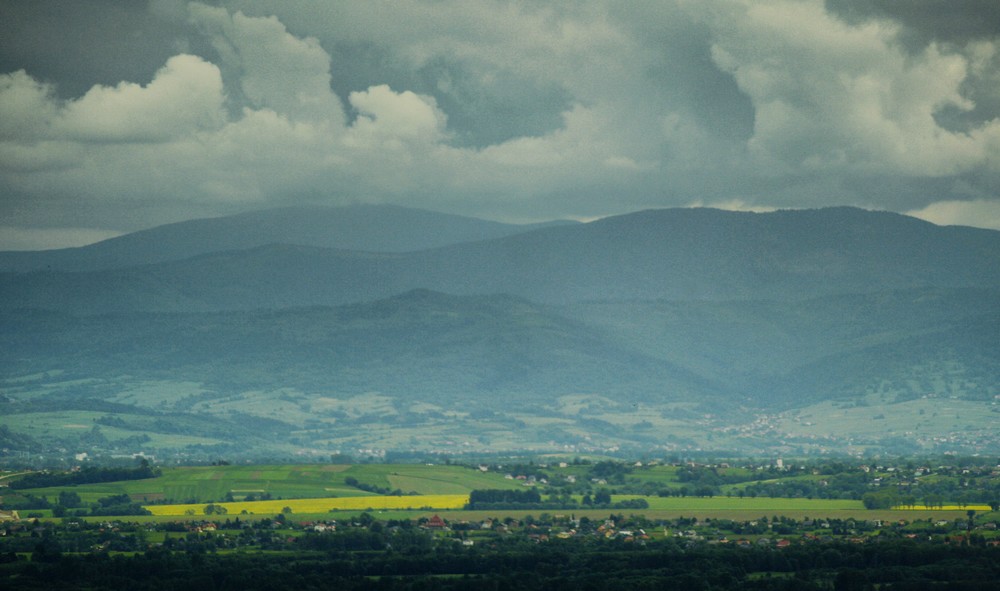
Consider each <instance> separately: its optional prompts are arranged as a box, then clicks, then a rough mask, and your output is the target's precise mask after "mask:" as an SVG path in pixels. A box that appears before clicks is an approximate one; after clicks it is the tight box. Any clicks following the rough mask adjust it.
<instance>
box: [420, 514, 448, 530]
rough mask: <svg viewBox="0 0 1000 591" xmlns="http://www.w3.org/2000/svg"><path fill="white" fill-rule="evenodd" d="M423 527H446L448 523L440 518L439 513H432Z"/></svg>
mask: <svg viewBox="0 0 1000 591" xmlns="http://www.w3.org/2000/svg"><path fill="white" fill-rule="evenodd" d="M424 527H426V528H427V529H446V528H447V527H448V524H446V523H445V522H444V519H441V516H440V515H434V516H433V517H431V518H430V519H428V520H427V523H425V524H424Z"/></svg>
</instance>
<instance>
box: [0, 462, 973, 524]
mask: <svg viewBox="0 0 1000 591" xmlns="http://www.w3.org/2000/svg"><path fill="white" fill-rule="evenodd" d="M586 470H587V467H586V466H582V465H567V466H563V467H560V466H559V465H550V466H548V467H547V468H546V471H547V472H548V473H549V474H550V475H551V477H552V478H558V477H559V476H562V477H565V476H576V477H577V478H582V477H583V476H584V475H585V473H586ZM631 476H633V477H636V478H638V479H639V480H641V481H643V482H653V483H655V484H657V485H658V486H662V487H665V488H674V487H678V486H680V485H681V483H679V482H678V481H677V468H675V467H672V466H651V467H645V468H643V469H641V470H635V471H634V472H633V473H632V474H631ZM15 477H16V476H14V475H11V476H10V477H9V478H8V480H10V479H12V478H15ZM812 477H813V476H804V477H799V478H812ZM793 478H795V477H793ZM363 488H367V489H369V490H362V489H363ZM523 488H524V484H522V483H521V482H520V481H517V480H511V479H508V478H505V475H504V474H503V473H502V472H495V471H489V472H487V471H481V470H479V469H476V468H472V467H468V466H458V465H420V464H355V465H333V464H302V465H246V466H241V465H235V466H234V465H225V466H192V467H167V468H162V474H161V476H159V477H157V478H150V479H144V480H129V481H119V482H108V483H101V484H86V485H75V486H68V487H51V488H39V489H29V490H25V491H23V492H25V493H31V494H34V495H36V496H45V497H47V498H49V499H55V498H58V496H59V493H60V492H61V491H65V490H71V491H72V492H75V493H76V494H78V495H79V496H80V498H81V500H82V501H83V503H84V504H85V505H89V504H93V503H96V502H97V500H98V499H99V498H101V497H107V496H110V495H120V494H127V495H129V496H130V497H131V498H132V500H133V501H135V502H138V503H140V504H145V505H159V504H161V503H163V502H165V501H166V502H170V503H171V504H184V503H187V504H190V505H191V506H192V507H196V508H198V509H201V508H203V507H204V504H206V503H221V502H222V501H223V500H225V499H232V501H235V502H237V504H238V503H239V502H242V501H245V500H246V498H247V497H248V496H249V495H254V496H255V497H256V498H261V497H265V498H267V497H269V498H270V499H272V502H267V503H264V504H262V505H260V507H261V510H260V511H258V510H253V511H251V512H252V513H253V514H254V515H255V517H256V518H262V517H265V516H268V515H274V514H276V513H278V512H280V511H281V508H283V507H284V506H292V505H294V503H290V501H293V500H296V499H300V500H302V502H301V503H299V504H297V505H295V506H296V507H299V510H294V514H295V518H296V519H309V518H315V519H318V518H325V519H329V518H334V519H344V518H349V517H350V516H351V515H357V514H358V513H360V512H361V511H364V510H366V509H369V508H370V509H371V510H372V511H374V512H375V513H377V514H378V516H379V517H381V518H385V519H390V518H408V519H416V518H419V517H424V516H429V515H431V514H432V513H434V512H441V513H445V512H447V514H448V518H449V519H453V520H469V521H474V520H477V519H484V518H486V517H497V516H498V515H502V516H512V517H515V518H518V517H523V516H524V515H528V514H539V513H541V512H543V511H541V510H534V511H531V510H499V511H498V510H486V511H466V510H462V509H456V508H455V507H456V505H455V504H454V503H453V502H450V503H425V502H421V503H420V504H419V506H420V507H437V509H436V510H430V509H409V510H407V509H403V508H400V509H394V508H392V507H394V506H399V507H405V506H407V505H406V504H404V505H393V504H392V503H389V502H388V499H390V498H393V497H391V496H386V495H385V494H382V493H386V492H396V493H397V494H398V493H402V494H403V495H407V496H409V495H439V496H440V495H452V496H457V495H466V496H467V495H468V494H469V493H470V492H471V491H473V490H481V489H523ZM12 492H13V491H12ZM19 492H20V491H19ZM355 498H356V499H359V500H358V501H354V500H350V501H348V502H333V501H332V500H333V499H341V500H347V499H355ZM361 498H368V499H371V501H360V499H361ZM376 498H378V499H379V500H376ZM396 498H399V497H396ZM404 498H405V497H404ZM575 498H576V500H577V501H578V502H579V501H580V500H581V495H575ZM638 498H643V499H645V500H646V502H647V503H648V505H649V506H648V508H646V509H614V508H603V509H592V508H585V507H583V506H580V507H577V508H571V509H565V510H551V509H548V510H545V511H544V512H549V513H572V514H574V515H576V516H584V515H586V516H589V517H592V518H603V517H606V516H607V515H608V514H609V513H642V514H644V515H646V516H648V517H650V518H663V519H668V518H676V517H699V518H722V519H739V520H753V519H757V518H760V517H764V516H768V517H770V516H775V515H783V516H787V517H793V518H798V519H804V518H807V517H811V518H822V517H827V518H834V517H838V518H845V519H847V518H853V519H880V520H901V519H905V520H909V521H912V520H915V519H927V518H933V519H935V520H938V519H945V520H953V519H963V518H965V515H966V509H967V508H966V507H957V506H947V505H946V506H945V507H944V510H941V509H933V510H932V509H925V508H902V507H901V508H896V509H892V510H879V511H870V510H866V509H865V508H864V507H863V505H862V503H861V501H854V500H828V499H806V498H780V497H775V498H772V497H762V496H760V497H745V498H738V497H735V496H715V497H695V496H683V497H682V496H669V497H660V496H639V495H625V494H613V495H612V501H613V502H620V501H628V500H633V499H638ZM310 499H311V500H315V502H307V501H308V500H310ZM319 499H330V500H331V501H330V502H326V501H319ZM383 500H384V502H382V501H383ZM161 506H162V505H161ZM408 506H410V507H415V506H416V505H413V504H409V505H408ZM233 507H234V509H236V510H235V511H234V512H231V513H229V514H228V516H229V517H235V516H238V515H239V513H240V511H239V510H238V508H237V505H233ZM314 507H329V508H328V509H326V510H325V511H321V512H320V513H315V514H314V513H312V512H311V511H315V510H316V509H314ZM187 508H190V507H187ZM975 508H976V509H979V510H983V509H988V508H987V507H979V506H977V507H975ZM157 512H159V513H172V515H167V514H162V515H157V516H147V517H129V519H136V520H140V521H163V520H170V519H203V518H204V517H205V516H204V514H203V513H200V512H198V511H196V512H195V514H194V515H191V514H188V515H181V514H179V513H184V511H180V512H178V511H173V512H165V511H159V510H158V511H157ZM40 513H41V514H42V515H43V516H48V515H50V512H49V511H40Z"/></svg>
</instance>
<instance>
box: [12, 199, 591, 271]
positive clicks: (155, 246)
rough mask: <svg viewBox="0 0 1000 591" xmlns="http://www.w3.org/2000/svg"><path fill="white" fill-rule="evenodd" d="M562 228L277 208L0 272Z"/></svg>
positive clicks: (134, 236) (377, 209) (365, 210)
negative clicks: (268, 248) (282, 247)
mask: <svg viewBox="0 0 1000 591" xmlns="http://www.w3.org/2000/svg"><path fill="white" fill-rule="evenodd" d="M569 223H575V222H569V221H557V222H552V223H550V224H524V225H519V224H504V223H500V222H493V221H487V220H481V219H477V218H470V217H464V216H458V215H452V214H445V213H437V212H432V211H426V210H421V209H413V208H407V207H401V206H397V205H348V206H343V207H320V206H314V207H284V208H279V209H268V210H262V211H253V212H248V213H242V214H238V215H232V216H226V217H218V218H205V219H195V220H189V221H184V222H177V223H173V224H166V225H163V226H157V227H155V228H150V229H148V230H141V231H138V232H133V233H130V234H125V235H123V236H119V237H117V238H111V239H109V240H104V241H101V242H97V243H95V244H90V245H87V246H82V247H78V248H65V249H59V250H51V251H31V252H17V251H10V252H0V271H17V272H27V271H37V270H47V271H100V270H108V269H121V268H126V267H133V266H138V265H147V264H153V263H162V262H169V261H177V260H183V259H187V258H191V257H195V256H199V255H203V254H208V253H213V252H223V251H233V250H247V249H251V248H257V247H260V246H265V245H268V244H295V245H299V246H315V247H323V248H335V249H343V250H358V251H371V252H409V251H415V250H423V249H427V248H436V247H440V246H445V245H449V244H455V243H460V242H470V241H476V240H486V239H490V238H499V237H502V236H507V235H510V234H515V233H518V232H525V231H528V230H532V229H535V228H538V227H545V226H547V225H558V224H569Z"/></svg>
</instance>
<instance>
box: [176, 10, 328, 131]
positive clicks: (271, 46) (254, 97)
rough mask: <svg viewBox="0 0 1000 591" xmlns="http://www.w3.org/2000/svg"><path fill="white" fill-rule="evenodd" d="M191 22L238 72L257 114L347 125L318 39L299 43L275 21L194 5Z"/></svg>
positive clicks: (250, 103) (242, 88)
mask: <svg viewBox="0 0 1000 591" xmlns="http://www.w3.org/2000/svg"><path fill="white" fill-rule="evenodd" d="M189 10H190V21H191V23H192V24H193V25H195V26H196V27H197V28H198V30H199V31H201V32H202V33H203V34H204V35H206V36H208V37H209V38H210V39H211V42H212V45H213V46H214V47H215V49H216V51H217V52H218V54H219V56H220V57H221V58H222V62H223V64H224V65H225V66H226V67H228V68H230V69H232V70H234V71H236V72H237V74H238V76H239V89H240V90H241V91H242V93H243V95H244V96H245V97H246V99H247V100H248V102H249V105H248V106H250V107H251V108H254V109H271V110H273V111H275V112H278V113H281V114H282V115H284V116H286V117H288V118H290V119H293V120H310V121H325V122H329V123H342V122H343V119H344V115H343V110H342V106H341V104H340V101H339V100H338V99H337V97H336V96H335V95H334V94H333V91H332V90H331V88H330V55H329V54H328V53H327V52H326V51H324V49H323V48H322V47H321V46H320V44H319V42H318V41H317V40H316V39H315V38H311V37H307V38H298V37H296V36H294V35H292V34H290V33H289V32H288V29H286V28H285V26H284V25H283V24H282V23H281V22H280V21H279V20H278V19H277V18H275V17H273V16H271V17H248V16H246V15H244V14H243V13H242V12H236V13H235V14H232V15H230V14H229V13H228V12H227V11H226V9H225V8H214V7H210V6H206V5H204V4H199V3H191V4H190V5H189Z"/></svg>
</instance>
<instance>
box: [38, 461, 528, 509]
mask: <svg viewBox="0 0 1000 591" xmlns="http://www.w3.org/2000/svg"><path fill="white" fill-rule="evenodd" d="M162 470H163V474H162V475H161V476H160V477H158V478H149V479H145V480H125V481H120V482H107V483H99V484H82V485H77V486H73V487H68V489H69V490H72V491H73V492H75V493H77V494H78V495H80V498H81V499H82V500H83V502H84V503H93V502H96V501H97V499H98V498H100V497H106V496H109V495H119V494H123V493H124V494H127V495H129V496H130V497H132V498H133V499H134V500H136V501H138V502H144V503H150V502H156V501H159V500H163V499H169V500H172V501H175V502H184V501H192V502H202V503H206V502H210V501H220V500H222V499H224V498H225V497H226V495H227V494H231V495H232V496H233V498H234V499H237V500H241V499H243V498H245V497H246V496H247V495H250V494H254V495H262V494H265V493H266V494H270V495H271V498H274V499H308V498H322V497H359V496H368V495H372V494H375V493H372V492H366V491H363V490H360V489H358V488H355V487H353V486H349V485H348V484H347V483H346V482H345V479H347V478H349V477H351V478H355V479H357V481H358V482H359V483H361V484H368V485H372V486H375V487H379V488H383V489H390V490H395V489H397V488H398V489H399V490H401V491H403V492H405V493H410V492H416V493H418V494H425V495H435V494H468V493H469V492H471V491H472V490H474V489H481V488H517V487H519V486H520V485H519V484H518V483H516V482H513V481H510V480H505V479H504V477H503V475H501V474H497V473H488V472H480V471H479V470H476V469H473V468H468V467H464V466H438V465H435V466H424V465H416V464H363V465H353V466H348V465H332V464H301V465H252V466H239V465H233V466H190V467H178V468H163V469H162ZM61 490H67V488H66V487H52V488H39V489H32V490H28V491H25V492H30V493H32V494H35V495H38V496H47V497H48V498H50V499H54V498H56V497H58V496H59V491H61Z"/></svg>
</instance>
